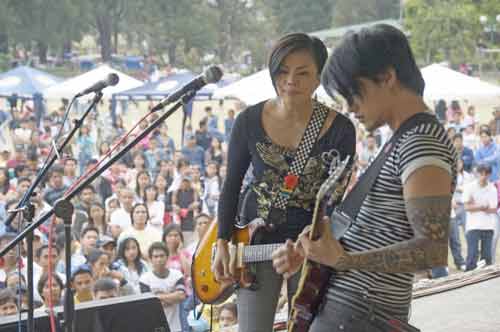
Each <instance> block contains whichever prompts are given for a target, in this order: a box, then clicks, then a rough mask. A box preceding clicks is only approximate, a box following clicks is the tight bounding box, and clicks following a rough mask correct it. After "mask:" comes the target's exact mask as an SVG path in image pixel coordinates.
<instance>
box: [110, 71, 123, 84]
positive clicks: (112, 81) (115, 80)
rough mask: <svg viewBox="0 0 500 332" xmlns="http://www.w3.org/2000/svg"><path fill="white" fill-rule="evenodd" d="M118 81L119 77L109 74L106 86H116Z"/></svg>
mask: <svg viewBox="0 0 500 332" xmlns="http://www.w3.org/2000/svg"><path fill="white" fill-rule="evenodd" d="M119 81H120V77H119V76H118V75H117V74H115V73H111V74H109V75H108V86H114V85H117V84H118V82H119Z"/></svg>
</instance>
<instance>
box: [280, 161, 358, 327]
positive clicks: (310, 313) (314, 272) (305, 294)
mask: <svg viewBox="0 0 500 332" xmlns="http://www.w3.org/2000/svg"><path fill="white" fill-rule="evenodd" d="M349 159H350V157H349V156H347V157H346V158H345V159H344V160H342V161H340V160H339V159H335V160H334V161H332V165H331V166H330V170H331V172H330V176H329V177H328V179H327V180H326V181H325V182H324V183H323V184H322V185H321V187H320V189H319V191H318V193H317V194H316V203H315V206H314V212H313V219H312V224H311V231H310V233H309V238H310V239H312V240H316V239H318V238H319V237H320V236H321V234H320V231H321V228H320V225H319V222H321V220H322V219H323V217H324V215H325V213H324V210H325V197H326V196H328V198H329V199H330V200H332V201H334V202H336V201H338V200H339V198H342V196H343V195H344V191H345V188H346V187H347V183H348V182H349V178H350V168H349V167H348V165H349ZM333 167H334V168H333ZM327 194H329V195H327ZM330 274H331V270H329V269H328V268H326V267H325V266H323V265H321V264H319V263H316V262H313V261H310V260H306V261H305V262H304V264H303V265H302V272H301V276H300V281H299V285H298V288H297V291H296V292H295V295H294V296H293V299H292V307H291V311H290V318H289V320H288V332H307V331H309V327H310V326H311V323H312V320H313V319H314V316H315V315H316V314H317V312H318V309H319V305H320V303H321V301H322V299H323V296H324V293H325V291H326V287H327V286H328V281H329V279H330Z"/></svg>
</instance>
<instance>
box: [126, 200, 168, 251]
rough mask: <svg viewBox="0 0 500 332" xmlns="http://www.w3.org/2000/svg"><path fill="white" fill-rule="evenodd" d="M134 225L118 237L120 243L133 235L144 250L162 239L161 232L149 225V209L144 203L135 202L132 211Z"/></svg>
mask: <svg viewBox="0 0 500 332" xmlns="http://www.w3.org/2000/svg"><path fill="white" fill-rule="evenodd" d="M130 216H131V220H132V227H129V228H127V229H126V230H124V231H123V232H122V233H121V234H120V237H119V238H118V245H120V244H121V242H122V241H123V240H124V239H126V238H129V237H132V238H134V239H136V240H137V242H139V244H140V247H141V248H142V249H143V250H146V251H147V250H148V249H149V246H151V244H152V243H154V242H158V241H160V240H161V233H160V232H158V231H157V230H156V229H154V228H150V227H148V222H149V211H148V207H147V206H146V204H144V203H138V204H135V205H134V206H133V207H132V211H131V212H130Z"/></svg>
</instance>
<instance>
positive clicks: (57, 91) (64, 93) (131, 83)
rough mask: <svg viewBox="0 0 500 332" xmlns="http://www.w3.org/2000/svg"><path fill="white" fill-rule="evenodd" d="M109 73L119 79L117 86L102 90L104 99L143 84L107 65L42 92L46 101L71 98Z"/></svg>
mask: <svg viewBox="0 0 500 332" xmlns="http://www.w3.org/2000/svg"><path fill="white" fill-rule="evenodd" d="M110 73H115V74H117V75H118V77H119V78H120V81H119V82H118V84H117V85H115V86H112V87H108V88H106V89H104V90H103V93H104V97H105V98H111V95H112V94H113V93H118V92H121V91H125V90H129V89H133V88H136V87H138V86H141V85H143V84H144V83H143V82H141V81H139V80H137V79H135V78H133V77H131V76H128V75H126V74H124V73H122V72H119V71H118V70H115V69H113V68H111V67H109V66H107V65H101V66H99V67H97V68H95V69H93V70H90V71H88V72H86V73H83V74H81V75H78V76H76V77H73V78H70V79H68V80H66V81H64V82H62V83H59V84H56V85H53V86H51V87H49V88H47V89H46V90H45V91H44V97H45V98H46V99H60V98H68V99H71V98H73V97H74V96H75V95H76V94H77V93H78V92H80V91H82V90H84V89H86V88H88V87H90V86H92V85H93V84H94V83H96V82H98V81H100V80H103V79H106V78H107V76H108V75H109V74H110Z"/></svg>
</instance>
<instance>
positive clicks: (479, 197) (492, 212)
mask: <svg viewBox="0 0 500 332" xmlns="http://www.w3.org/2000/svg"><path fill="white" fill-rule="evenodd" d="M477 174H478V175H477V178H476V179H475V181H473V182H472V183H471V184H469V185H467V186H465V189H464V194H463V195H464V197H463V199H464V206H465V211H467V217H466V218H467V219H466V223H465V237H466V239H467V267H466V271H471V270H474V269H475V268H476V267H477V261H478V258H479V249H478V246H479V243H481V258H482V259H484V260H485V263H486V265H491V264H492V262H493V257H492V252H491V248H492V241H493V233H494V230H495V227H496V226H495V224H496V223H497V222H498V217H497V215H496V212H497V204H498V196H497V195H498V193H497V189H496V188H495V186H494V185H493V183H491V181H490V180H489V178H490V177H491V166H490V165H487V164H481V165H479V166H478V167H477Z"/></svg>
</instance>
